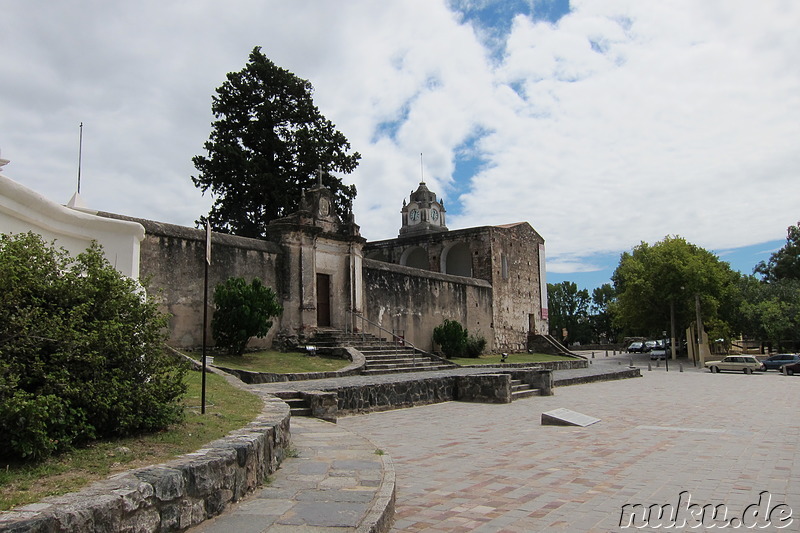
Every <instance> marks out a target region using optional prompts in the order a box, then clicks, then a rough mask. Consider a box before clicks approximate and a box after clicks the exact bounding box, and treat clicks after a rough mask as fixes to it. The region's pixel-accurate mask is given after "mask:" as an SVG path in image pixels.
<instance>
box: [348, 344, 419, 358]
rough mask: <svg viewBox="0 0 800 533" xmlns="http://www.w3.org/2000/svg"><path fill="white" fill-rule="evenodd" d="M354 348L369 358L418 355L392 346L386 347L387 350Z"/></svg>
mask: <svg viewBox="0 0 800 533" xmlns="http://www.w3.org/2000/svg"><path fill="white" fill-rule="evenodd" d="M354 348H355V349H357V350H358V351H359V352H361V353H362V354H364V356H367V355H384V354H385V355H397V354H400V355H402V354H406V355H413V354H415V353H416V352H415V351H414V350H412V349H410V348H397V349H394V348H392V347H391V346H389V347H385V348H380V347H372V348H359V347H357V346H354Z"/></svg>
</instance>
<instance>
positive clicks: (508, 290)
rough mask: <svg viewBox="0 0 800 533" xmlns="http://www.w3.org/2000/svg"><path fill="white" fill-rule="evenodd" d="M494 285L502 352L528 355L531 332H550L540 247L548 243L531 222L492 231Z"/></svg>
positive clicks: (495, 325) (492, 278)
mask: <svg viewBox="0 0 800 533" xmlns="http://www.w3.org/2000/svg"><path fill="white" fill-rule="evenodd" d="M491 241H492V246H491V252H490V253H491V257H492V262H491V264H492V273H491V283H492V289H493V290H494V302H495V306H494V319H493V321H494V331H495V339H496V342H497V345H498V349H502V350H504V351H508V352H524V351H526V350H527V347H528V334H529V333H543V334H547V333H548V329H549V326H548V322H547V321H546V320H544V319H543V318H542V315H541V284H540V283H539V272H540V268H539V261H540V256H539V244H543V243H544V240H543V239H542V237H541V236H539V234H538V233H536V231H535V230H534V229H533V228H532V227H531V226H530V225H529V224H527V223H520V224H511V225H508V226H493V227H492V228H491Z"/></svg>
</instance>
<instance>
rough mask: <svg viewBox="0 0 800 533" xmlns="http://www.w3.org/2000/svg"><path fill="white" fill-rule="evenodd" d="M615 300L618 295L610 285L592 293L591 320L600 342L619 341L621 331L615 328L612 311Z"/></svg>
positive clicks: (602, 286) (605, 284)
mask: <svg viewBox="0 0 800 533" xmlns="http://www.w3.org/2000/svg"><path fill="white" fill-rule="evenodd" d="M615 300H616V293H615V291H614V287H613V286H612V285H611V284H610V283H604V284H603V285H601V286H599V287H595V289H594V290H593V291H592V305H591V307H590V311H591V315H590V319H591V323H592V329H593V331H594V335H595V338H596V339H597V340H598V341H601V340H606V341H608V342H615V341H616V339H617V335H618V334H619V329H618V328H617V327H615V326H614V322H613V318H612V315H611V310H610V308H611V307H612V306H613V303H614V301H615Z"/></svg>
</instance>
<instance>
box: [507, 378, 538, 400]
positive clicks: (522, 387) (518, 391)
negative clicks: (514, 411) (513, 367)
mask: <svg viewBox="0 0 800 533" xmlns="http://www.w3.org/2000/svg"><path fill="white" fill-rule="evenodd" d="M539 395H540V391H539V389H534V388H532V387H531V386H530V385H528V384H526V383H523V382H522V380H519V379H512V380H511V401H512V402H513V401H514V400H521V399H522V398H530V397H531V396H539Z"/></svg>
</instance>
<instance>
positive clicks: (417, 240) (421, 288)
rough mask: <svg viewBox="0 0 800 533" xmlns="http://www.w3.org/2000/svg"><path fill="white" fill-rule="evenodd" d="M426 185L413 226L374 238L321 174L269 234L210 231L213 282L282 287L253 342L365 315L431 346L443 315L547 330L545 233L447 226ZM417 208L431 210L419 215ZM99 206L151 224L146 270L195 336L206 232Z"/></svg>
mask: <svg viewBox="0 0 800 533" xmlns="http://www.w3.org/2000/svg"><path fill="white" fill-rule="evenodd" d="M423 187H424V184H421V185H420V190H418V191H416V193H412V202H411V203H410V204H408V205H405V206H404V208H403V209H404V211H403V224H404V227H407V228H409V227H411V226H414V228H413V230H411V231H406V232H402V231H401V234H402V235H403V236H402V237H399V238H397V239H390V240H384V241H377V242H372V243H366V241H365V239H363V238H362V237H361V236H360V233H359V227H358V226H357V225H356V224H355V222H354V221H353V218H352V215H350V216H349V220H347V221H342V220H340V219H339V217H338V216H337V215H336V210H335V209H334V207H335V206H334V205H333V201H334V198H333V195H332V194H331V192H330V191H329V190H328V189H326V188H325V187H322V186H317V187H316V188H314V189H311V190H310V191H308V193H307V194H306V195H304V198H303V200H302V202H301V209H300V210H299V211H298V212H296V213H294V214H292V215H290V216H288V217H285V218H283V219H279V220H275V221H272V222H271V223H270V225H269V229H268V240H259V239H247V238H242V237H234V236H231V235H224V234H217V233H214V234H213V236H212V241H211V242H212V254H211V255H212V262H211V265H210V267H209V288H210V291H213V288H214V287H215V286H216V285H217V284H218V283H220V282H222V281H224V280H225V279H227V278H228V277H231V276H239V277H244V278H245V279H248V280H249V279H252V278H254V277H258V278H260V279H261V280H262V281H263V282H264V283H265V284H266V285H268V286H271V287H273V288H274V289H275V290H276V292H277V293H278V295H279V297H280V301H281V304H282V305H283V309H284V311H283V315H282V316H281V317H280V318H279V319H277V320H275V325H274V327H273V328H272V330H271V331H270V333H269V335H268V336H267V337H266V338H264V339H254V340H253V341H252V344H251V346H253V347H262V346H269V345H271V344H273V343H274V342H275V341H280V342H281V343H282V344H288V345H293V344H302V343H304V342H305V341H306V340H307V339H308V338H309V337H310V336H311V335H313V334H314V332H316V331H317V330H318V329H320V328H326V327H331V328H335V329H347V328H349V327H352V326H353V324H354V321H353V316H354V315H359V316H363V317H364V318H366V319H367V320H366V322H364V321H361V322H358V321H356V323H357V324H360V327H362V328H364V329H366V330H367V331H369V332H371V333H375V334H377V335H379V336H387V333H386V331H388V332H392V333H395V334H397V335H400V336H402V337H404V338H405V339H406V340H408V341H409V342H411V343H413V344H414V345H415V346H417V347H418V348H421V349H423V350H430V349H431V348H432V347H433V346H432V332H433V329H434V328H435V327H436V326H438V325H439V324H441V323H442V321H443V320H445V319H451V320H457V321H459V322H460V323H461V324H462V325H464V326H465V327H466V328H467V329H468V330H469V331H470V333H472V334H477V335H481V336H483V337H484V338H485V339H486V340H487V344H488V345H487V347H488V349H490V350H501V351H523V350H525V349H527V348H528V339H529V336H531V335H532V334H540V333H541V334H546V333H547V330H548V326H547V317H546V314H545V313H543V311H542V308H543V307H546V303H545V305H543V302H544V301H545V300H546V295H542V293H541V287H542V286H543V283H542V281H543V275H544V274H543V273H544V257H543V254H542V253H541V250H543V245H544V239H542V237H541V236H540V235H539V234H538V233H537V232H536V231H535V230H534V229H533V228H532V227H531V226H530V225H529V224H528V223H526V222H521V223H517V224H510V225H505V226H485V227H478V228H469V229H462V230H456V231H449V230H448V229H447V227H446V226H445V225H444V218H443V217H444V206H443V205H441V203H440V202H438V201H436V195H435V194H434V193H432V192H430V191H428V190H427V188H424V190H422V188H423ZM413 195H416V196H413ZM414 210H416V211H415V213H422V212H423V211H424V213H426V214H425V216H424V218H425V220H423V221H421V222H419V223H418V224H411V222H410V218H409V217H410V216H411V212H412V211H414ZM434 211H435V212H436V213H437V214H436V215H435V220H431V219H430V218H429V217H434V215H433V212H434ZM101 215H102V216H105V217H108V218H120V219H125V220H131V221H136V222H139V223H140V224H142V226H144V227H145V233H146V235H145V239H144V241H143V242H142V244H141V273H142V277H143V278H145V279H149V280H150V287H151V289H154V290H155V291H158V293H159V297H160V298H161V299H162V301H163V304H164V308H165V310H166V311H167V312H169V313H170V315H171V316H172V322H171V324H170V335H171V336H170V342H171V343H173V344H174V345H176V346H199V345H200V344H201V343H202V331H201V330H202V327H201V325H202V317H203V304H202V302H203V285H202V284H203V269H204V260H205V248H204V246H205V233H204V232H203V231H202V230H197V229H192V228H184V227H180V226H174V225H170V224H161V223H158V222H153V221H148V220H139V219H131V218H129V217H121V216H118V215H112V214H107V213H103V214H101ZM420 216H421V217H422V215H420ZM420 228H421V229H420ZM209 301H213V300H212V297H211V296H209ZM375 325H377V326H379V327H380V328H384V329H385V331H384V332H381V331H380V330H379V329H378V327H376V326H375ZM207 338H208V339H209V341H210V340H211V338H210V335H209V336H208V337H207Z"/></svg>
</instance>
